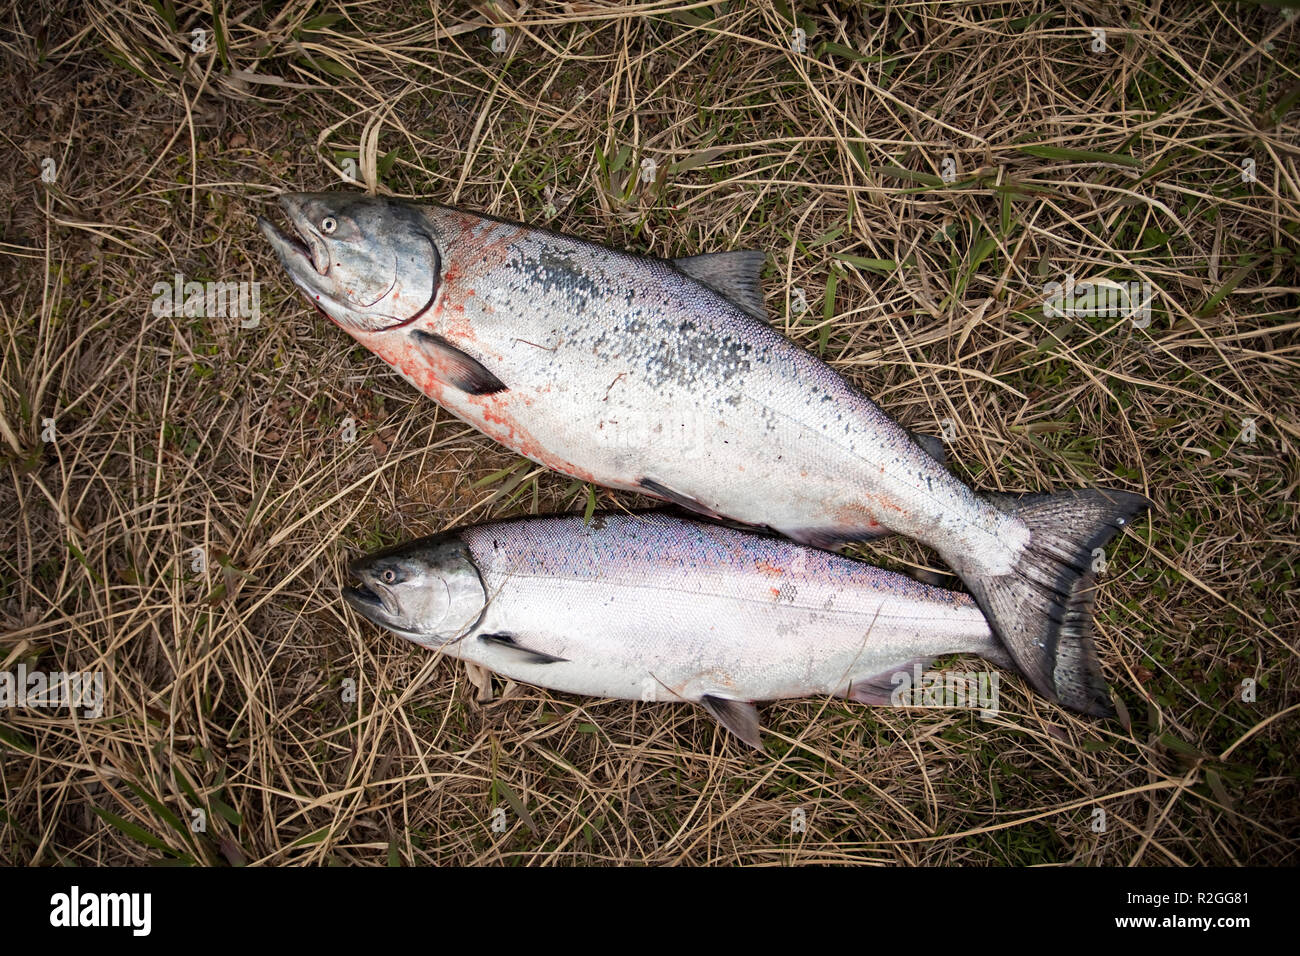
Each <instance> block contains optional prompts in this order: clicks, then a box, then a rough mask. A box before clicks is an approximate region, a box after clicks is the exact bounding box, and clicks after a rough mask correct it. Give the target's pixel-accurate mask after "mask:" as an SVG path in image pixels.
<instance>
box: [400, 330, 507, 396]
mask: <svg viewBox="0 0 1300 956" xmlns="http://www.w3.org/2000/svg"><path fill="white" fill-rule="evenodd" d="M411 338H413V339H415V342H416V344H417V345H419V346H420V348H421V349H423V350H424V353H425V354H426V355H428V356H429V358H430V359H432V360H433V361H434V362H435V363H437V364H439V365H440V366H442V367H443V368H445V370H446V371H445V374H443V375H442V376H441V377H442V378H444V379H446V381H447V382H448V383H449V384H451V385H454V386H455V387H456V388H458V389H460V390H461V391H462V392H465V393H466V394H469V395H491V394H493V393H494V392H504V391H505V389H506V385H505V383H504V382H502V381H501V379H499V378H497V377H496V376H495V375H493V374H492V373H491V372H489V371H488V370H487V369H485V368H484V367H483V365H482V364H481V363H480V362H479V361H478V360H477V359H473V358H470V357H469V356H468V355H466V354H465V353H464V352H462V351H461V350H460V349H458V348H456V346H454V345H452V344H451V343H450V342H448V341H447V340H446V339H444V338H443V337H442V336H441V335H434V334H433V333H432V332H425V331H424V330H423V329H415V330H414V331H413V332H411ZM440 371H441V369H440Z"/></svg>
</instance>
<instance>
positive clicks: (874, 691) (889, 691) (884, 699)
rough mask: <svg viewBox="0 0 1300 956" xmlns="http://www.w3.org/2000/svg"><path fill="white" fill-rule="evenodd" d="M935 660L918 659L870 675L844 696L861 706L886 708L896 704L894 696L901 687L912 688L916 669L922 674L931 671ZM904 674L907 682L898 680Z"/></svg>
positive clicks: (856, 681) (853, 685) (857, 681)
mask: <svg viewBox="0 0 1300 956" xmlns="http://www.w3.org/2000/svg"><path fill="white" fill-rule="evenodd" d="M932 663H934V659H933V658H930V657H916V658H913V659H912V660H910V661H902V662H900V663H899V664H898V665H897V666H896V667H891V668H889V670H887V671H881V672H880V673H879V674H870V675H868V676H866V677H861V678H859V679H857V680H855V681H854V682H853V683H852V684H850V685H849V690H848V693H846V694H845V695H844V696H845V697H847V698H848V699H849V700H853V701H857V702H858V703H859V704H871V705H873V706H875V707H886V706H889V705H890V704H892V703H893V702H894V694H895V692H896V691H898V689H899V688H900V687H902V686H903V685H904V683H906V685H907V686H908V687H909V688H910V687H911V686H912V683H911V682H912V677H913V675H914V674H915V673H916V668H918V667H919V668H920V669H921V673H925V671H927V670H929V669H930V665H931V664H932ZM899 674H902V675H904V677H906V682H905V681H903V680H901V679H898V677H897V675H899Z"/></svg>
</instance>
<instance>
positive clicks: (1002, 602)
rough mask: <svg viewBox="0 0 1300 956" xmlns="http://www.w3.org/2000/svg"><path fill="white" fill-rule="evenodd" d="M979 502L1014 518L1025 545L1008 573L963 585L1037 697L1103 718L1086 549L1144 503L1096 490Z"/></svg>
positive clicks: (1105, 692) (1105, 707) (1106, 691)
mask: <svg viewBox="0 0 1300 956" xmlns="http://www.w3.org/2000/svg"><path fill="white" fill-rule="evenodd" d="M986 498H987V499H988V500H989V501H990V502H991V503H992V504H993V505H994V506H995V507H997V508H999V509H1000V510H1002V511H1005V512H1008V513H1010V514H1014V515H1015V516H1016V517H1018V518H1020V519H1021V520H1022V521H1023V522H1024V523H1025V524H1026V525H1027V526H1028V528H1029V532H1030V536H1029V541H1028V543H1027V544H1026V545H1025V548H1024V551H1023V552H1022V553H1021V555H1020V558H1019V560H1018V561H1017V563H1016V565H1015V567H1014V568H1013V569H1012V570H1011V572H1010V573H1008V574H1005V575H1001V576H998V577H984V578H980V577H977V576H974V575H972V576H971V577H970V578H968V579H967V580H966V584H967V586H968V587H969V588H970V589H971V593H972V594H973V595H974V596H975V600H976V601H977V602H978V603H979V605H980V608H981V609H982V610H983V611H984V615H985V616H986V617H987V618H988V619H989V623H990V624H991V625H992V627H993V630H994V632H995V633H996V634H997V635H998V637H1000V638H1001V639H1002V642H1003V643H1004V644H1005V645H1006V647H1007V650H1008V651H1009V652H1010V653H1011V656H1012V657H1013V658H1014V659H1015V662H1016V665H1017V666H1018V667H1019V668H1020V670H1021V671H1022V672H1023V673H1024V674H1025V676H1026V677H1027V678H1028V679H1029V681H1030V683H1032V684H1033V685H1034V686H1035V687H1036V688H1037V689H1038V690H1039V692H1041V693H1042V694H1043V695H1045V696H1046V697H1048V698H1050V699H1051V700H1054V701H1057V702H1059V703H1061V704H1063V705H1065V706H1066V707H1069V708H1070V709H1072V710H1077V711H1079V712H1081V713H1085V714H1093V715H1097V716H1110V715H1111V714H1113V713H1114V708H1113V707H1112V705H1111V702H1110V688H1109V687H1108V686H1107V685H1106V680H1105V678H1104V677H1102V674H1101V667H1100V665H1099V664H1098V662H1097V651H1096V648H1095V647H1094V645H1093V627H1092V606H1093V593H1094V587H1095V584H1096V580H1095V579H1096V574H1095V573H1094V571H1093V563H1094V561H1095V560H1096V557H1094V554H1093V552H1094V550H1095V549H1097V548H1103V547H1105V545H1106V543H1107V542H1108V541H1110V539H1111V538H1113V537H1114V536H1115V533H1116V532H1117V531H1119V530H1120V529H1121V528H1123V527H1125V526H1127V525H1128V523H1129V522H1130V521H1131V520H1132V519H1133V518H1134V517H1135V516H1137V515H1139V514H1141V513H1142V512H1143V511H1145V510H1146V509H1147V508H1149V507H1151V502H1150V501H1148V500H1147V499H1146V498H1144V497H1142V496H1141V495H1135V494H1131V493H1129V492H1126V491H1106V490H1101V489H1088V490H1082V491H1066V492H1061V493H1058V494H1052V495H1021V496H1014V495H987V496H986ZM1103 560H1104V558H1103Z"/></svg>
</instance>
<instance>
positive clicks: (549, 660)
mask: <svg viewBox="0 0 1300 956" xmlns="http://www.w3.org/2000/svg"><path fill="white" fill-rule="evenodd" d="M478 640H480V641H482V642H483V643H484V644H490V645H492V646H493V647H500V648H504V649H505V650H508V651H510V652H512V653H514V654H517V655H518V656H519V658H520V659H521V660H523V661H525V662H527V663H529V664H556V663H559V662H561V661H564V660H565V658H563V657H556V656H555V655H554V654H547V653H546V652H545V651H535V650H533V649H532V648H530V647H525V646H524V645H522V644H520V643H519V641H517V640H516V639H515V636H514V635H513V634H505V633H501V634H480V635H479V636H478Z"/></svg>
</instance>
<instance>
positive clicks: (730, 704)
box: [700, 694, 766, 752]
mask: <svg viewBox="0 0 1300 956" xmlns="http://www.w3.org/2000/svg"><path fill="white" fill-rule="evenodd" d="M700 706H701V707H703V708H704V709H705V710H707V711H708V712H709V716H710V717H712V718H713V719H714V720H716V721H717V722H718V723H720V724H721V725H722V726H723V727H725V728H727V729H728V730H730V731H731V732H732V733H733V734H735V735H736V736H737V737H739V738H740V739H741V740H743V741H744V742H745V743H747V744H749V745H750V746H751V747H753V748H754V749H755V750H760V751H761V750H763V737H762V733H761V732H762V729H763V728H762V727H761V726H760V725H759V722H758V708H757V707H755V706H754V705H753V704H752V703H750V702H749V701H747V700H731V699H730V698H727V697H715V696H714V695H713V694H705V695H704V696H703V697H701V698H700ZM764 752H766V751H764Z"/></svg>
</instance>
